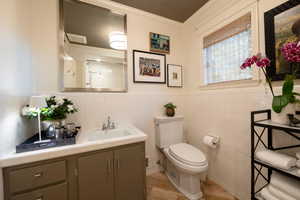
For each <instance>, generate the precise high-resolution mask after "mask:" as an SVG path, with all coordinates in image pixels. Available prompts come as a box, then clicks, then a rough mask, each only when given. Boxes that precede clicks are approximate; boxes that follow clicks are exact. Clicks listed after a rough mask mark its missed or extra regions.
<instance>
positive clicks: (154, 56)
mask: <svg viewBox="0 0 300 200" xmlns="http://www.w3.org/2000/svg"><path fill="white" fill-rule="evenodd" d="M133 82H134V83H158V84H165V83H166V56H165V55H164V54H158V53H152V52H146V51H139V50H133Z"/></svg>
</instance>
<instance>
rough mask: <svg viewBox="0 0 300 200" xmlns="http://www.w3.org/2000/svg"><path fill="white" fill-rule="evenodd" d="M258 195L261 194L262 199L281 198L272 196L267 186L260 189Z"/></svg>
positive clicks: (273, 199) (274, 199)
mask: <svg viewBox="0 0 300 200" xmlns="http://www.w3.org/2000/svg"><path fill="white" fill-rule="evenodd" d="M260 195H261V196H262V198H264V200H283V199H278V198H277V197H275V196H273V195H272V194H271V192H270V191H269V188H267V187H265V188H264V189H262V191H261V192H260Z"/></svg>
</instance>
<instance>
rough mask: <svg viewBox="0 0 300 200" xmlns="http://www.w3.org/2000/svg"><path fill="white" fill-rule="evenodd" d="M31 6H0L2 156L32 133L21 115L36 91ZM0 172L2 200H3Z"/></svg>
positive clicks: (12, 2)
mask: <svg viewBox="0 0 300 200" xmlns="http://www.w3.org/2000/svg"><path fill="white" fill-rule="evenodd" d="M30 13H31V12H30V5H29V4H27V2H25V1H19V0H9V1H2V2H1V6H0V26H1V31H0V38H1V48H0V60H1V67H0V80H1V84H0V129H1V132H0V156H2V155H5V154H7V153H10V152H11V151H13V150H14V149H15V145H16V144H18V143H20V142H21V141H23V140H24V138H27V137H28V136H30V134H31V132H32V131H31V123H29V122H28V121H27V120H24V119H22V118H21V116H20V109H21V108H22V107H23V106H24V105H26V104H27V103H28V97H29V96H31V94H32V90H33V83H32V67H31V26H30V23H29V22H30V18H31V16H30ZM1 177H2V171H1V169H0V200H2V199H3V188H2V178H1Z"/></svg>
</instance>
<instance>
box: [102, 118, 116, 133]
mask: <svg viewBox="0 0 300 200" xmlns="http://www.w3.org/2000/svg"><path fill="white" fill-rule="evenodd" d="M115 128H116V125H115V123H114V122H112V121H111V118H110V116H108V117H107V123H106V124H105V122H104V123H103V124H102V130H103V131H106V130H110V129H115Z"/></svg>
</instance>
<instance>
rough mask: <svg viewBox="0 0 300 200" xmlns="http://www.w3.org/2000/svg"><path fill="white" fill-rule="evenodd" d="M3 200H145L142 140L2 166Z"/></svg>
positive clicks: (143, 145) (143, 144)
mask: <svg viewBox="0 0 300 200" xmlns="http://www.w3.org/2000/svg"><path fill="white" fill-rule="evenodd" d="M3 173H4V189H5V200H58V199H59V200H86V199H91V200H93V199H94V200H96V199H105V200H143V199H144V200H145V199H146V185H145V177H146V161H145V143H144V142H142V143H136V144H130V145H124V146H119V147H114V148H109V149H104V150H99V151H94V152H87V153H82V154H77V155H73V156H68V157H63V158H57V159H52V160H46V161H41V162H36V163H30V164H25V165H21V166H14V167H9V168H4V169H3Z"/></svg>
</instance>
